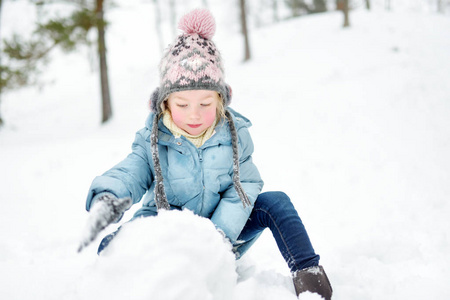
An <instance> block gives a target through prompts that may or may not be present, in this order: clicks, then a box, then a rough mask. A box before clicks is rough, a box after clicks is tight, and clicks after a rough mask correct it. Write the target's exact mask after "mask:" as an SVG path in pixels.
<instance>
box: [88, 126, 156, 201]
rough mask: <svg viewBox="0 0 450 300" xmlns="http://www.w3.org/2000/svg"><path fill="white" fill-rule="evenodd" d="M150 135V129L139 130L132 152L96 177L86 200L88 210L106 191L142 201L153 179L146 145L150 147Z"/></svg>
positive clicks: (117, 195)
mask: <svg viewBox="0 0 450 300" xmlns="http://www.w3.org/2000/svg"><path fill="white" fill-rule="evenodd" d="M149 135H150V131H149V130H148V129H146V128H144V129H141V130H140V131H138V132H137V133H136V137H135V140H134V142H133V145H132V153H131V154H129V155H128V156H127V158H125V159H124V160H123V161H122V162H120V163H119V164H117V165H116V166H114V167H113V168H112V169H110V170H108V171H106V172H105V173H104V174H103V175H102V176H98V177H96V178H95V179H94V181H93V182H92V184H91V187H90V189H89V194H88V197H87V200H86V210H90V208H91V207H92V204H93V203H94V202H95V200H96V199H97V198H98V197H99V196H100V195H101V194H102V193H105V192H108V193H111V194H113V195H114V196H116V197H117V198H124V197H130V198H131V199H132V200H133V204H135V203H137V202H139V201H140V199H141V197H142V196H143V195H144V193H145V192H146V191H147V190H148V188H149V187H150V185H151V183H152V181H153V174H152V173H151V171H150V166H149V157H148V155H147V150H146V147H150V146H149V145H148V143H147V142H146V140H147V139H148V136H149Z"/></svg>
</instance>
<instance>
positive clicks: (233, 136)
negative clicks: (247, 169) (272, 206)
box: [225, 110, 252, 208]
mask: <svg viewBox="0 0 450 300" xmlns="http://www.w3.org/2000/svg"><path fill="white" fill-rule="evenodd" d="M225 115H226V117H227V119H228V124H229V125H230V132H231V146H232V148H233V183H234V188H235V190H236V192H237V194H238V195H239V198H241V201H242V205H243V206H244V208H246V207H250V206H251V205H252V204H251V202H250V200H249V199H248V196H247V194H246V193H245V191H244V189H243V187H242V184H241V181H240V175H239V152H238V135H237V131H236V126H235V125H234V121H233V117H232V116H231V114H230V112H229V111H228V110H227V111H225Z"/></svg>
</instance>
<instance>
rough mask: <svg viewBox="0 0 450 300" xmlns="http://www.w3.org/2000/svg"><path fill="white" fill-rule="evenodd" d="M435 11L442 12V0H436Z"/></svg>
mask: <svg viewBox="0 0 450 300" xmlns="http://www.w3.org/2000/svg"><path fill="white" fill-rule="evenodd" d="M437 11H438V12H440V13H443V12H444V5H443V3H442V0H437Z"/></svg>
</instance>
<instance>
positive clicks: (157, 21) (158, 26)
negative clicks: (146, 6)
mask: <svg viewBox="0 0 450 300" xmlns="http://www.w3.org/2000/svg"><path fill="white" fill-rule="evenodd" d="M153 3H154V4H155V28H156V34H157V35H158V41H159V49H160V51H161V54H162V53H163V52H164V47H165V46H164V37H163V34H162V31H161V9H160V7H159V1H158V0H153Z"/></svg>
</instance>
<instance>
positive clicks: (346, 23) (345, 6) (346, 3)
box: [342, 0, 350, 27]
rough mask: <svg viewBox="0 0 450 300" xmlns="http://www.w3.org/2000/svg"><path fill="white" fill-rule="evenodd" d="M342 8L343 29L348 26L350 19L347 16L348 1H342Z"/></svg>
mask: <svg viewBox="0 0 450 300" xmlns="http://www.w3.org/2000/svg"><path fill="white" fill-rule="evenodd" d="M343 3H344V7H343V10H342V11H343V12H344V27H349V26H350V19H349V16H348V0H344V1H343Z"/></svg>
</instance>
